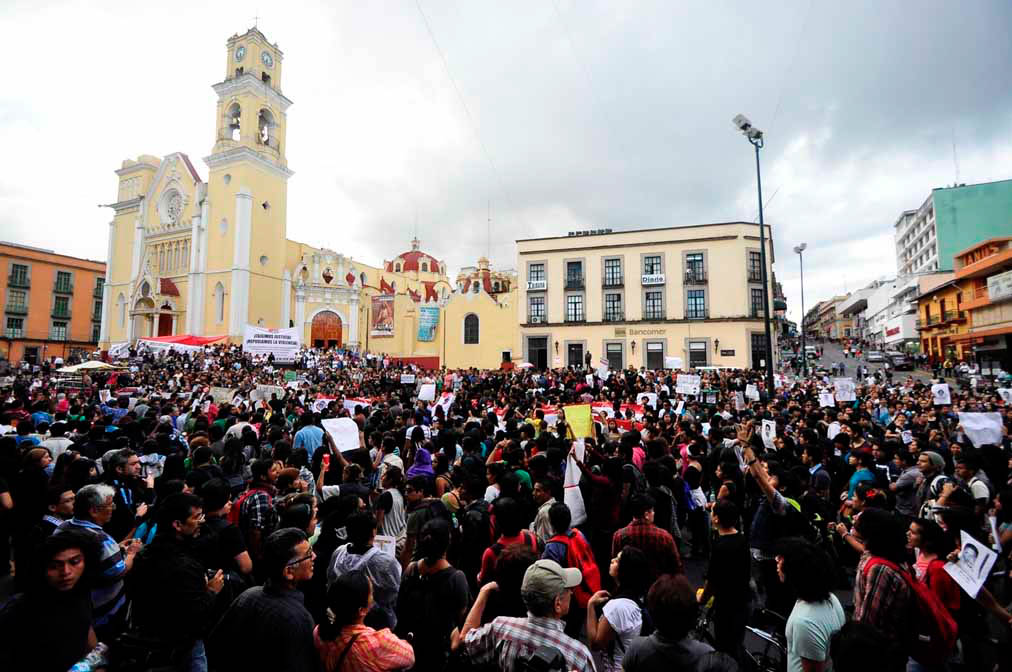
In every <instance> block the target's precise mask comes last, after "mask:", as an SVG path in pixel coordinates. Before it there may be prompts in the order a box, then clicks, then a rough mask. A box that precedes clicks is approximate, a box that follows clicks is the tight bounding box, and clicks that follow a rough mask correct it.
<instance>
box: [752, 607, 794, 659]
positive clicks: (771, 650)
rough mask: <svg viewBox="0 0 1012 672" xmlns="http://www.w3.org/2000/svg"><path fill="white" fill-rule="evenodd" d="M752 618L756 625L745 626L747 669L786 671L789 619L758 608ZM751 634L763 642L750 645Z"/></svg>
mask: <svg viewBox="0 0 1012 672" xmlns="http://www.w3.org/2000/svg"><path fill="white" fill-rule="evenodd" d="M752 620H753V623H755V624H754V625H747V626H745V632H746V633H747V634H746V636H745V643H744V649H745V654H744V656H745V659H744V661H743V662H744V663H745V666H746V667H745V669H748V670H751V671H752V672H786V670H787V636H786V634H785V630H786V628H787V619H785V618H784V617H783V616H781V615H780V614H778V613H776V612H774V611H770V610H768V609H757V610H756V611H755V613H754V614H753V619H752ZM763 626H765V627H763ZM749 635H752V637H754V638H755V639H757V640H758V641H759V642H760V643H761V644H758V645H757V646H754V647H751V646H749Z"/></svg>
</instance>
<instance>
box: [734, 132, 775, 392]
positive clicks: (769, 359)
mask: <svg viewBox="0 0 1012 672" xmlns="http://www.w3.org/2000/svg"><path fill="white" fill-rule="evenodd" d="M731 123H733V124H734V126H735V128H737V129H738V130H739V131H741V132H742V134H743V135H744V136H745V137H746V138H748V141H749V142H750V143H752V146H753V147H755V176H756V183H757V184H758V186H759V263H760V264H761V265H762V276H761V278H762V283H763V325H764V326H765V328H766V393H767V394H769V395H771V396H772V395H773V389H774V388H773V338H772V336H771V335H770V331H771V330H770V296H769V280H768V278H767V277H766V275H767V274H766V232H765V231H766V227H765V226H763V182H762V174H761V172H760V171H759V150H760V149H762V146H763V132H762V131H760V130H759V129H758V128H756V127H755V126H753V125H752V122H751V121H749V120H748V117H746V116H745V115H744V114H739V115H737V116H735V118H734V119H732V120H731Z"/></svg>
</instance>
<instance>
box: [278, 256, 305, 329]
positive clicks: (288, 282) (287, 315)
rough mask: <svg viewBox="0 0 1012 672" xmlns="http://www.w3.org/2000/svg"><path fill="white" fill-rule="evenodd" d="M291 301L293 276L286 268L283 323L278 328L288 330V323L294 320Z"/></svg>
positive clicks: (282, 290)
mask: <svg viewBox="0 0 1012 672" xmlns="http://www.w3.org/2000/svg"><path fill="white" fill-rule="evenodd" d="M291 301H292V274H291V273H290V272H289V271H288V269H287V268H286V269H285V272H284V275H283V276H282V277H281V321H280V322H279V323H278V327H280V328H281V329H286V328H287V327H288V321H289V320H291V319H292V318H291V315H292V306H291ZM300 340H301V339H300Z"/></svg>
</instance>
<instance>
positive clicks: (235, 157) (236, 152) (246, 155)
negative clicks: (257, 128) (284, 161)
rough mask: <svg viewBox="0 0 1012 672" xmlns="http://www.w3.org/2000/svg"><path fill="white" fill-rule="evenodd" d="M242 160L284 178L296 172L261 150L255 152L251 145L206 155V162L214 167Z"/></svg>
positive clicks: (209, 166)
mask: <svg viewBox="0 0 1012 672" xmlns="http://www.w3.org/2000/svg"><path fill="white" fill-rule="evenodd" d="M240 161H251V162H253V163H255V164H257V165H258V166H260V167H261V168H264V169H266V170H269V171H270V172H272V173H274V174H275V175H277V176H278V177H281V178H284V179H288V178H289V177H291V176H292V175H294V174H295V172H294V171H292V170H289V169H288V168H286V167H284V166H279V165H278V164H276V163H274V162H273V161H269V160H267V159H265V158H264V157H263V156H261V155H260V153H259V152H255V151H253V150H252V149H250V148H249V147H243V146H239V147H232V148H231V149H227V150H225V151H224V152H218V153H217V154H211V155H210V156H205V157H204V163H206V164H207V167H208V168H212V169H213V168H221V167H224V166H229V165H232V164H234V163H238V162H240Z"/></svg>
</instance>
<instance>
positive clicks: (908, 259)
mask: <svg viewBox="0 0 1012 672" xmlns="http://www.w3.org/2000/svg"><path fill="white" fill-rule="evenodd" d="M1009 213H1012V180H1002V181H998V182H985V183H982V184H971V185H965V184H961V185H959V186H954V187H943V188H938V189H933V190H932V191H931V193H930V194H929V195H928V197H927V199H925V201H924V203H922V204H921V206H920V207H919V208H917V209H916V210H906V211H904V212H903V213H902V214H901V215H900V216H899V217H898V218H897V220H896V223H895V225H894V226H893V228H894V239H895V244H896V272H897V274H898V275H900V276H907V275H913V274H916V273H923V272H931V271H951V270H953V265H952V264H953V258H954V257H955V256H956V254H957V253H958V252H959V251H960V250H965V249H966V248H968V247H970V246H971V245H974V244H975V243H977V242H979V241H981V240H985V239H988V238H993V237H996V236H1002V235H1006V234H1008V232H1009V230H1012V221H1010V216H1009Z"/></svg>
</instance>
